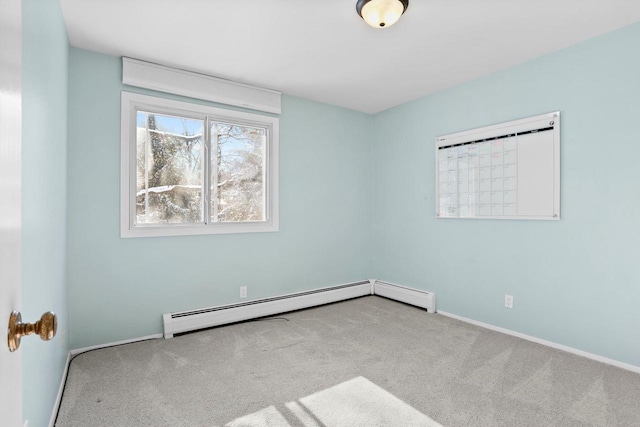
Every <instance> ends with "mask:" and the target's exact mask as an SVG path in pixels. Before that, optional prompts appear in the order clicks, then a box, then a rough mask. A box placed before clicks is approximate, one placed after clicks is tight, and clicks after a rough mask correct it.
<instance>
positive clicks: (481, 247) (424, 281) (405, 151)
mask: <svg viewBox="0 0 640 427" xmlns="http://www.w3.org/2000/svg"><path fill="white" fill-rule="evenodd" d="M638 46H640V24H635V25H632V26H630V27H627V28H624V29H622V30H619V31H616V32H613V33H609V34H607V35H604V36H601V37H598V38H596V39H592V40H590V41H587V42H584V43H582V44H579V45H576V46H574V47H571V48H568V49H565V50H562V51H560V52H557V53H554V54H551V55H547V56H544V57H541V58H539V59H536V60H534V61H531V62H527V63H525V64H522V65H519V66H516V67H513V68H510V69H508V70H505V71H502V72H499V73H496V74H493V75H490V76H487V77H484V78H481V79H479V80H476V81H472V82H470V83H467V84H463V85H460V86H457V87H455V88H452V89H449V90H445V91H442V92H439V93H437V94H434V95H432V96H428V97H425V98H422V99H419V100H417V101H414V102H411V103H408V104H404V105H402V106H399V107H397V108H394V109H391V110H388V111H386V112H383V113H381V114H378V115H377V116H375V119H374V121H375V123H374V128H375V139H374V140H375V147H374V165H375V169H374V170H375V173H374V176H373V180H374V188H375V196H374V219H373V224H374V225H373V227H374V233H373V236H374V246H373V247H374V254H373V271H372V275H373V276H374V277H376V278H382V279H386V280H389V281H393V282H398V283H401V284H405V285H411V286H415V287H418V288H421V289H426V290H431V291H434V292H435V293H436V294H437V298H438V308H439V309H441V310H443V311H447V312H450V313H454V314H458V315H461V316H464V317H468V318H471V319H475V320H479V321H482V322H486V323H490V324H493V325H497V326H502V327H505V328H508V329H512V330H514V331H518V332H521V333H525V334H529V335H533V336H536V337H539V338H543V339H547V340H551V341H554V342H557V343H561V344H564V345H568V346H571V347H574V348H577V349H581V350H585V351H588V352H591V353H595V354H599V355H603V356H606V357H609V358H613V359H617V360H620V361H623V362H626V363H630V364H633V365H635V366H640V335H639V334H638V327H639V326H640V270H639V269H638V263H639V262H640V261H639V260H640V243H639V242H640V226H639V225H638V220H639V218H640V186H639V183H640V178H639V175H638V171H639V167H638V163H639V162H638V161H639V159H640V55H638ZM554 110H560V111H561V112H562V125H561V127H562V129H561V167H562V184H561V209H562V219H561V221H558V222H546V221H508V220H502V221H491V220H436V219H435V217H434V193H435V189H434V139H435V137H436V136H438V135H443V134H448V133H452V132H456V131H462V130H466V129H470V128H475V127H480V126H484V125H489V124H495V123H501V122H504V121H508V120H513V119H518V118H522V117H527V116H531V115H536V114H540V113H545V112H550V111H554ZM505 294H512V295H514V298H515V301H514V308H513V309H512V310H509V309H505V308H504V307H503V306H504V295H505Z"/></svg>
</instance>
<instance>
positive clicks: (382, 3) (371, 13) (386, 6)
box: [360, 0, 405, 28]
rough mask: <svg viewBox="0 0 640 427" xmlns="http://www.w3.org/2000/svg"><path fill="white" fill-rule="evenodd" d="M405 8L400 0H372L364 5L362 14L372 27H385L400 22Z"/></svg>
mask: <svg viewBox="0 0 640 427" xmlns="http://www.w3.org/2000/svg"><path fill="white" fill-rule="evenodd" d="M404 10H405V6H404V4H402V2H401V1H400V0H371V1H369V2H368V3H366V4H365V5H364V6H362V10H361V12H360V16H362V19H364V20H365V21H366V22H367V24H369V25H371V26H372V27H375V28H384V27H390V26H392V25H393V24H395V23H396V22H398V19H400V16H402V14H403V13H404Z"/></svg>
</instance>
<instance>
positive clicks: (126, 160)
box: [120, 91, 279, 238]
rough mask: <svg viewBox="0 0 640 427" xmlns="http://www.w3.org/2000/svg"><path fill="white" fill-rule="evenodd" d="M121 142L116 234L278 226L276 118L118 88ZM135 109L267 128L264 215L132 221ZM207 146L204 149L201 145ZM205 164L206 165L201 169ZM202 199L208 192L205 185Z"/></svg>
mask: <svg viewBox="0 0 640 427" xmlns="http://www.w3.org/2000/svg"><path fill="white" fill-rule="evenodd" d="M121 108H122V109H121V130H122V133H121V147H120V162H121V163H120V237H122V238H129V237H160V236H188V235H200V234H229V233H255V232H272V231H278V229H279V223H278V142H279V119H278V118H277V117H273V116H268V115H263V114H255V113H247V112H244V111H235V110H227V109H222V108H215V107H210V106H206V105H200V104H192V103H188V102H181V101H175V100H171V99H165V98H159V97H155V96H148V95H141V94H138V93H132V92H124V91H123V92H122V98H121ZM138 111H146V112H153V113H158V114H165V115H176V116H181V117H192V118H196V119H200V118H204V117H206V116H209V117H213V118H214V119H215V120H221V121H230V122H231V123H238V124H240V125H249V126H256V127H263V128H266V129H267V133H268V136H267V141H266V149H265V156H266V159H265V164H266V171H265V180H266V182H265V220H264V221H247V222H212V221H211V220H210V219H209V218H204V223H199V224H144V225H142V224H140V225H136V203H135V197H136V161H135V159H136V144H137V141H136V138H137V136H136V135H137V131H136V127H137V121H136V116H137V113H138ZM204 146H205V150H207V149H208V148H207V147H206V144H204ZM206 171H207V169H205V173H207V172H206ZM203 190H204V194H203V197H205V203H209V200H210V194H209V190H208V189H207V188H203Z"/></svg>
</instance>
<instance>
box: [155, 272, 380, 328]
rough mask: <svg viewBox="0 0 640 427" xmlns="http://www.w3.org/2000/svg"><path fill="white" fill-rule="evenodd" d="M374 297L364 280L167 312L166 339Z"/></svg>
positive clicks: (164, 318) (164, 315)
mask: <svg viewBox="0 0 640 427" xmlns="http://www.w3.org/2000/svg"><path fill="white" fill-rule="evenodd" d="M371 294H372V287H371V282H370V281H369V280H364V281H362V282H356V283H348V284H345V285H339V286H332V287H328V288H321V289H315V290H312V291H307V292H299V293H294V294H288V295H281V296H277V297H272V298H263V299H255V300H251V301H245V302H240V303H236V304H227V305H220V306H217V307H210V308H202V309H199V310H191V311H181V312H176V313H166V314H163V315H162V319H163V323H164V337H165V338H172V337H173V335H174V334H178V333H181V332H188V331H194V330H197V329H204V328H210V327H212V326H219V325H225V324H228V323H235V322H241V321H243V320H249V319H256V318H258V317H264V316H271V315H274V314H278V313H285V312H287V311H293V310H300V309H303V308H308V307H314V306H317V305H322V304H328V303H332V302H337V301H343V300H347V299H351V298H357V297H361V296H365V295H371Z"/></svg>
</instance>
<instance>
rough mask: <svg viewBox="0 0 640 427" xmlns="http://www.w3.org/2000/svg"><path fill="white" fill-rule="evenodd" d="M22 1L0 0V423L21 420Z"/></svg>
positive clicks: (4, 424) (11, 424) (13, 423)
mask: <svg viewBox="0 0 640 427" xmlns="http://www.w3.org/2000/svg"><path fill="white" fill-rule="evenodd" d="M21 9H22V2H21V1H20V0H0V11H2V12H1V13H0V324H1V325H2V328H0V330H3V331H5V332H4V337H3V338H2V341H1V342H0V425H3V426H7V427H13V426H16V427H17V426H21V425H22V366H21V362H22V358H21V356H20V354H21V353H20V350H18V351H16V352H13V353H11V352H9V348H8V346H7V338H6V336H7V335H6V330H7V325H8V322H9V314H10V313H11V311H13V310H19V309H20V289H21V287H20V252H21V226H20V221H21V213H20V212H21V211H20V204H21V195H20V192H21V177H20V174H21V167H20V152H21V137H22V86H21V80H22V11H21Z"/></svg>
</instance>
